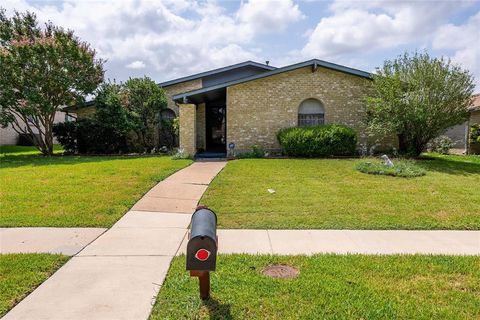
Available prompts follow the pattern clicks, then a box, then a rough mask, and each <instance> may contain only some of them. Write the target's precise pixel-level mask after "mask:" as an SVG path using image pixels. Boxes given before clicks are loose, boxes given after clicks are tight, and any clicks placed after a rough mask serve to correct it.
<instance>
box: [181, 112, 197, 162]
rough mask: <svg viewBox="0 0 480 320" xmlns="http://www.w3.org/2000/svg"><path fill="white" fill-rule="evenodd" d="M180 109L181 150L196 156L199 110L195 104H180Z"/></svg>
mask: <svg viewBox="0 0 480 320" xmlns="http://www.w3.org/2000/svg"><path fill="white" fill-rule="evenodd" d="M178 109H179V123H180V128H179V131H180V132H179V135H180V148H182V149H183V150H185V152H187V153H188V154H190V155H191V156H194V155H195V153H196V152H197V145H196V140H197V128H196V119H197V116H196V113H197V110H196V109H197V108H196V106H195V105H194V104H179V108H178Z"/></svg>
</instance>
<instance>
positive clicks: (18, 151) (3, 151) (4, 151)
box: [0, 145, 63, 157]
mask: <svg viewBox="0 0 480 320" xmlns="http://www.w3.org/2000/svg"><path fill="white" fill-rule="evenodd" d="M53 152H54V153H62V152H63V148H62V146H60V145H54V146H53ZM34 154H35V155H39V154H41V153H40V151H38V149H37V148H35V147H27V146H12V145H5V146H0V157H2V156H5V155H17V156H18V155H34Z"/></svg>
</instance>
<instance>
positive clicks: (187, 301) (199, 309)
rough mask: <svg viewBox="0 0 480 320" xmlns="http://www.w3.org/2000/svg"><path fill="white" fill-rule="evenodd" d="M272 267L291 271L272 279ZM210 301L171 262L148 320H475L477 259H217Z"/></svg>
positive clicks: (479, 288)
mask: <svg viewBox="0 0 480 320" xmlns="http://www.w3.org/2000/svg"><path fill="white" fill-rule="evenodd" d="M271 264H287V265H290V266H293V267H296V268H298V270H299V271H300V274H299V276H298V278H296V279H272V278H269V277H266V276H264V275H263V274H262V273H261V271H262V270H263V268H265V267H266V266H269V265H271ZM211 279H212V299H210V300H207V301H206V302H205V303H202V302H201V300H200V299H199V297H198V280H197V279H196V278H190V276H189V274H188V272H186V271H185V256H181V257H177V258H175V259H174V261H173V263H172V266H171V268H170V270H169V272H168V275H167V279H166V281H165V283H164V284H163V286H162V289H161V290H160V294H159V297H158V299H157V303H156V304H155V306H154V309H153V312H152V314H151V316H150V320H156V319H209V318H210V319H478V318H479V317H480V280H479V279H480V257H449V256H405V255H404V256H362V255H343V256H340V255H317V256H312V257H305V256H303V257H302V256H291V257H285V256H283V257H281V256H247V255H221V256H219V258H218V265H217V272H214V273H212V276H211Z"/></svg>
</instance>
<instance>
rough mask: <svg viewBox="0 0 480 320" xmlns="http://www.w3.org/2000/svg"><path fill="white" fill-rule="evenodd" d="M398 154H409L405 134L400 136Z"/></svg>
mask: <svg viewBox="0 0 480 320" xmlns="http://www.w3.org/2000/svg"><path fill="white" fill-rule="evenodd" d="M398 152H399V153H400V154H407V153H408V142H407V138H406V136H405V134H403V133H399V134H398Z"/></svg>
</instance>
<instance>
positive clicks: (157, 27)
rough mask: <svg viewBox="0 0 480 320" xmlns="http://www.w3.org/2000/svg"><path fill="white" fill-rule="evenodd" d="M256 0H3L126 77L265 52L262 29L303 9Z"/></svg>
mask: <svg viewBox="0 0 480 320" xmlns="http://www.w3.org/2000/svg"><path fill="white" fill-rule="evenodd" d="M251 1H252V2H250V1H247V2H244V3H242V4H241V5H240V8H239V11H238V12H226V10H225V9H224V8H223V7H222V6H220V5H219V4H217V3H216V2H215V1H208V0H207V1H196V0H163V1H150V0H121V1H105V0H101V1H74V0H65V1H64V2H63V3H57V5H56V6H53V5H47V4H45V3H42V2H34V3H32V4H31V3H29V2H27V1H26V0H18V1H13V0H6V2H4V3H3V2H2V6H3V7H6V8H7V11H8V12H9V13H11V12H12V11H13V9H17V10H19V11H25V10H29V11H34V12H35V13H36V14H37V16H38V18H39V20H40V21H42V22H45V21H47V20H51V21H52V22H53V23H55V24H57V25H60V26H64V27H66V28H69V29H72V30H74V31H75V34H76V35H78V36H79V37H80V38H81V39H83V40H85V41H87V42H89V43H90V44H91V45H92V47H93V48H95V49H96V50H97V52H98V55H99V57H101V58H104V59H107V65H106V69H107V77H110V78H117V79H119V80H122V79H126V78H128V77H129V76H130V75H131V73H132V70H135V69H137V70H139V69H141V68H144V67H145V66H146V65H148V66H149V67H150V66H151V68H149V70H148V72H149V74H148V75H149V76H150V77H152V78H154V79H155V80H158V81H160V80H166V79H170V78H172V77H177V76H183V75H188V74H191V73H193V72H199V71H204V70H208V69H210V68H215V67H220V66H223V65H226V64H233V63H237V62H240V61H243V60H245V59H253V60H263V59H261V58H259V55H261V52H258V48H257V47H255V37H256V36H257V34H259V33H263V32H273V31H276V30H280V29H282V30H284V29H285V28H286V27H287V26H288V25H289V24H290V23H293V22H295V21H297V20H298V19H300V18H301V17H302V14H301V12H300V10H299V8H298V6H297V5H294V4H293V3H292V2H291V1H290V0H287V1H282V2H278V3H275V4H272V3H271V2H270V3H268V4H269V5H270V9H271V12H269V11H261V10H260V11H259V10H258V9H257V8H258V7H259V8H264V6H266V5H267V3H263V2H257V1H256V0H251ZM267 26H273V29H272V28H268V27H267ZM260 29H261V30H260ZM251 47H255V49H251ZM132 61H133V62H132ZM137 61H138V62H137Z"/></svg>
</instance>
